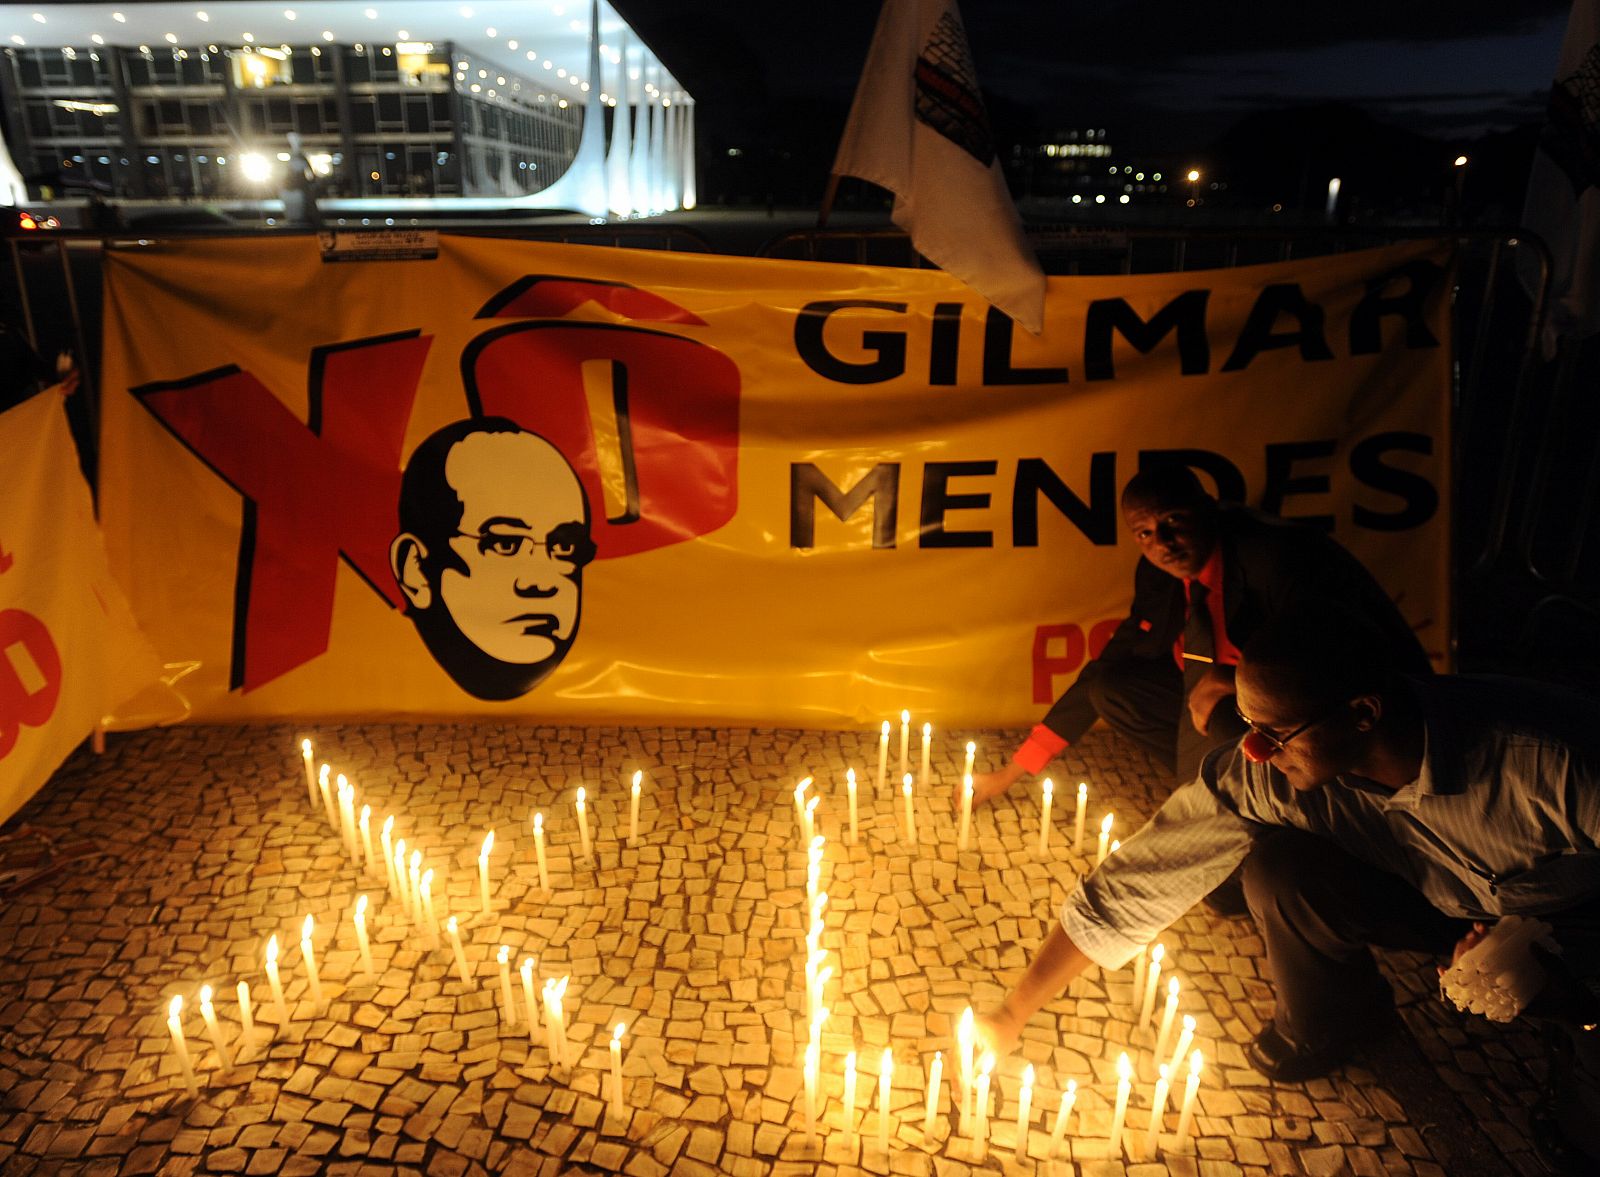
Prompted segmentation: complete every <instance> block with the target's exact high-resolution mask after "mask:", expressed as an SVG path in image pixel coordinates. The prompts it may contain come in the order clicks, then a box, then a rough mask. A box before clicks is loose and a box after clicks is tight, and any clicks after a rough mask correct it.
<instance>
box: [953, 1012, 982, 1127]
mask: <svg viewBox="0 0 1600 1177" xmlns="http://www.w3.org/2000/svg"><path fill="white" fill-rule="evenodd" d="M976 1045H977V1030H976V1026H975V1025H974V1022H973V1017H972V1007H971V1006H970V1005H969V1006H967V1008H966V1009H965V1010H963V1011H962V1013H961V1021H960V1022H959V1023H958V1024H957V1026H956V1046H957V1049H958V1050H959V1052H960V1055H961V1059H960V1062H961V1134H962V1135H963V1136H970V1135H971V1134H972V1053H973V1050H974V1049H975V1048H976Z"/></svg>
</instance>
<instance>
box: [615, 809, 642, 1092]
mask: <svg viewBox="0 0 1600 1177" xmlns="http://www.w3.org/2000/svg"><path fill="white" fill-rule="evenodd" d="M638 787H639V786H638V785H637V784H635V785H634V788H635V789H637V788H638ZM627 1029H628V1027H627V1025H626V1024H625V1023H623V1022H618V1023H617V1026H616V1029H614V1030H612V1031H611V1114H612V1115H613V1116H619V1117H620V1116H625V1115H627V1112H628V1109H627V1105H626V1104H625V1103H624V1102H623V1100H622V1035H623V1034H624V1033H625V1032H626V1031H627Z"/></svg>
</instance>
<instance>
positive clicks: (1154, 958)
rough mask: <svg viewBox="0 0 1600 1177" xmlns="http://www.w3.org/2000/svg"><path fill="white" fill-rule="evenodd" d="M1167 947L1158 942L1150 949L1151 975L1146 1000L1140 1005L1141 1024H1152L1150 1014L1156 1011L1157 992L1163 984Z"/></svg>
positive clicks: (1147, 982)
mask: <svg viewBox="0 0 1600 1177" xmlns="http://www.w3.org/2000/svg"><path fill="white" fill-rule="evenodd" d="M1166 951H1167V950H1166V949H1165V948H1164V947H1162V946H1161V945H1160V944H1157V945H1156V946H1155V947H1154V948H1152V949H1151V950H1150V977H1149V979H1148V980H1147V981H1145V984H1144V1001H1143V1002H1142V1003H1141V1004H1140V1006H1139V1025H1140V1026H1141V1027H1143V1026H1148V1025H1149V1024H1150V1016H1151V1015H1152V1014H1153V1013H1155V1008H1156V993H1157V991H1158V988H1159V986H1160V984H1161V958H1162V956H1164V955H1165V954H1166Z"/></svg>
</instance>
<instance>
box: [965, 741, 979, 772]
mask: <svg viewBox="0 0 1600 1177" xmlns="http://www.w3.org/2000/svg"><path fill="white" fill-rule="evenodd" d="M977 755H978V745H976V744H974V743H973V742H972V741H971V740H968V741H967V760H966V763H965V764H963V765H962V766H961V775H962V776H964V777H968V776H971V775H972V761H973V758H974V757H975V756H977Z"/></svg>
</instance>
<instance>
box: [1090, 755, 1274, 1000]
mask: <svg viewBox="0 0 1600 1177" xmlns="http://www.w3.org/2000/svg"><path fill="white" fill-rule="evenodd" d="M1230 759H1231V757H1230V756H1229V755H1228V754H1227V753H1225V752H1220V753H1216V754H1213V756H1212V757H1211V758H1209V759H1208V760H1207V762H1206V766H1205V767H1204V768H1203V769H1202V770H1201V775H1200V777H1199V778H1198V779H1196V780H1195V781H1193V782H1192V783H1190V784H1187V785H1184V786H1183V787H1182V788H1180V789H1178V790H1177V791H1176V792H1175V793H1173V794H1172V796H1170V797H1168V798H1167V801H1166V804H1164V805H1162V807H1161V808H1160V809H1159V810H1157V811H1156V815H1155V816H1154V817H1152V818H1151V819H1150V820H1149V822H1147V823H1146V824H1145V826H1144V828H1143V829H1141V830H1140V831H1139V832H1138V833H1136V834H1134V836H1133V837H1131V838H1129V839H1128V840H1127V841H1126V842H1124V843H1123V844H1122V846H1121V847H1120V848H1118V850H1117V852H1116V854H1114V855H1112V856H1111V857H1110V858H1108V859H1106V861H1105V862H1104V863H1102V864H1101V865H1100V866H1099V867H1098V868H1097V869H1096V870H1095V871H1094V873H1092V874H1090V875H1088V876H1086V877H1085V878H1084V879H1083V880H1082V881H1081V882H1080V883H1079V884H1078V886H1077V888H1076V889H1074V890H1073V892H1072V893H1071V894H1070V895H1068V896H1067V901H1066V903H1065V904H1064V905H1063V906H1062V909H1061V927H1062V930H1063V931H1065V932H1066V934H1067V937H1068V939H1070V940H1071V941H1072V942H1073V944H1075V945H1077V947H1078V948H1079V950H1081V951H1082V952H1083V954H1084V955H1085V956H1087V957H1088V958H1089V959H1090V960H1092V961H1094V962H1095V963H1096V964H1098V965H1100V966H1101V967H1102V968H1107V969H1115V968H1121V967H1122V966H1123V965H1124V964H1126V963H1127V962H1128V961H1129V960H1131V959H1132V958H1133V957H1134V956H1135V955H1137V954H1138V952H1139V950H1140V949H1141V948H1143V947H1144V946H1145V945H1146V944H1148V943H1150V941H1151V940H1153V939H1155V938H1156V936H1157V935H1158V934H1159V933H1160V932H1161V931H1162V930H1163V929H1165V928H1166V927H1168V926H1169V925H1171V924H1172V923H1173V922H1174V921H1176V920H1177V919H1178V917H1179V916H1181V915H1183V914H1184V913H1185V912H1186V911H1188V910H1189V909H1190V908H1191V907H1193V906H1194V905H1195V904H1196V903H1198V902H1199V901H1200V900H1201V899H1203V898H1204V897H1205V896H1206V895H1208V894H1210V893H1211V890H1212V888H1214V887H1216V886H1217V884H1219V883H1221V882H1222V881H1223V880H1224V879H1226V878H1227V877H1228V875H1229V874H1231V873H1232V871H1233V868H1234V867H1236V866H1238V865H1239V863H1240V862H1242V861H1244V857H1245V855H1246V854H1248V853H1249V852H1250V844H1251V842H1252V841H1253V840H1254V837H1255V835H1256V833H1257V832H1259V831H1260V829H1261V828H1262V827H1261V826H1259V825H1258V824H1256V823H1255V822H1252V821H1247V820H1246V819H1245V818H1243V817H1241V816H1240V815H1239V812H1238V810H1237V808H1236V806H1235V805H1233V804H1231V803H1230V802H1229V801H1228V800H1227V799H1226V798H1225V797H1224V796H1221V795H1219V792H1218V788H1219V786H1218V784H1217V783H1216V782H1215V781H1214V779H1211V778H1212V777H1213V774H1214V773H1215V772H1216V770H1217V768H1218V767H1220V766H1222V765H1226V764H1227V763H1228V761H1229V760H1230Z"/></svg>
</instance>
